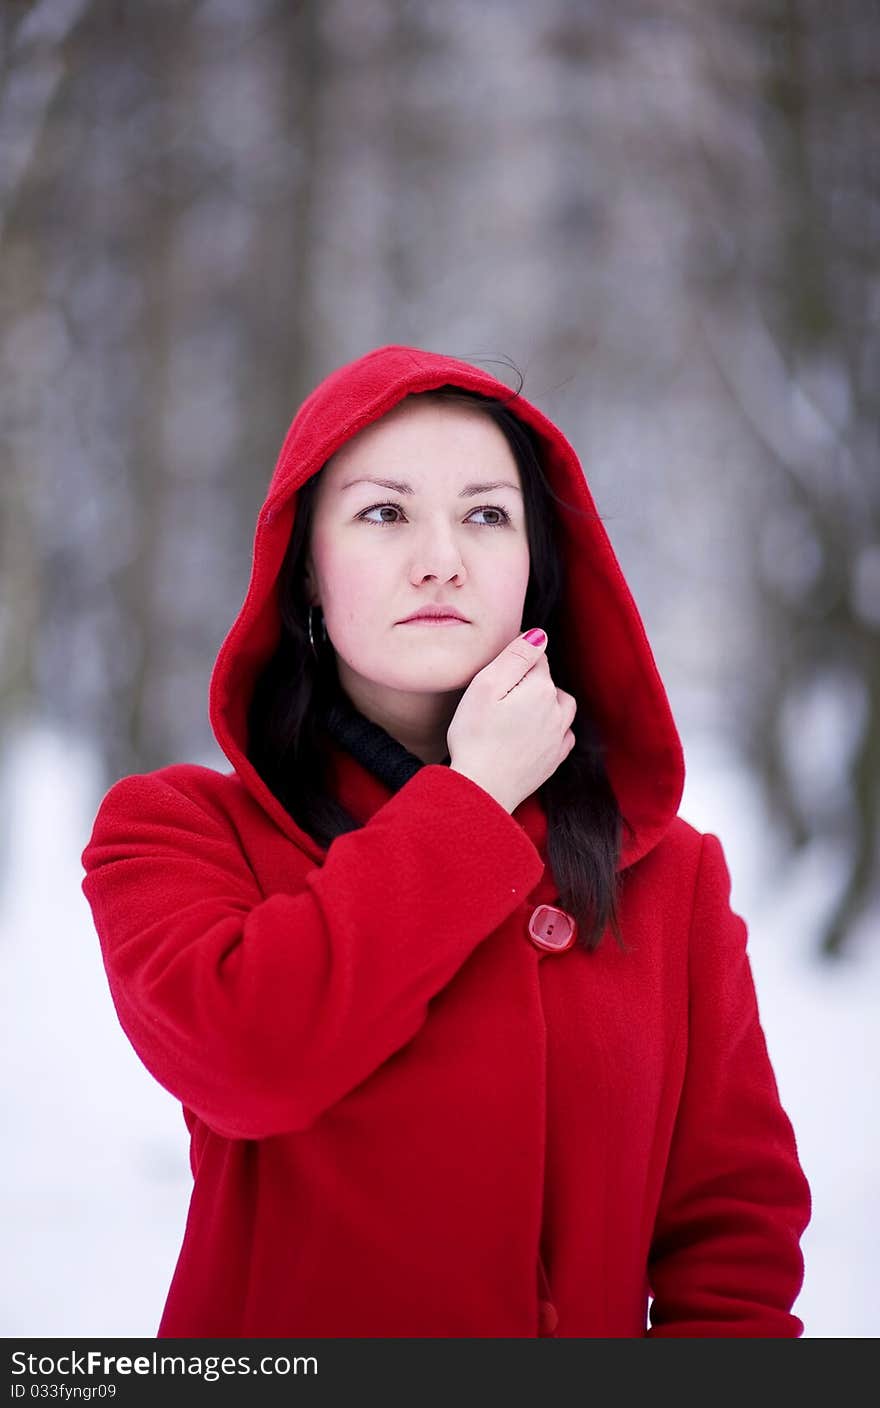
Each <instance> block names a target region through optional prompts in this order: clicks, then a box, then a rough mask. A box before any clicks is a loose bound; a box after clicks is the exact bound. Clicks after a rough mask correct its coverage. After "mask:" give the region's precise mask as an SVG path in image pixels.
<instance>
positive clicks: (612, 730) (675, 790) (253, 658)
mask: <svg viewBox="0 0 880 1408" xmlns="http://www.w3.org/2000/svg"><path fill="white" fill-rule="evenodd" d="M449 383H452V384H454V385H457V386H461V387H464V388H466V389H468V390H472V391H479V392H482V393H483V394H484V395H488V396H500V397H504V398H507V399H509V398H510V397H511V394H512V393H511V389H510V387H509V386H507V385H505V383H504V382H501V381H499V380H498V379H497V378H496V377H494V376H492V375H491V374H490V373H489V372H485V371H483V370H481V369H480V368H479V367H476V366H472V365H471V364H470V363H468V362H461V361H458V360H456V359H455V358H452V357H445V356H441V355H439V354H438V353H434V352H426V351H423V350H422V349H421V348H418V347H401V346H396V345H392V346H388V347H378V348H376V349H374V350H373V351H372V352H368V353H366V354H365V355H364V356H362V357H359V358H357V360H356V361H353V362H349V363H348V364H347V365H345V366H342V367H338V368H337V369H336V370H335V371H334V372H331V373H330V375H329V376H327V377H326V378H325V379H324V380H323V381H322V382H321V383H320V384H319V385H318V386H317V387H315V389H314V390H313V391H312V392H311V394H310V395H309V396H308V397H307V398H306V400H305V401H304V402H303V404H302V405H301V406H300V408H299V410H298V411H297V413H296V415H295V417H294V419H293V421H292V423H291V425H290V429H289V430H288V432H287V435H286V436H285V439H284V444H283V445H282V447H281V452H280V454H279V456H278V461H277V463H276V465H275V470H274V473H273V475H272V479H271V482H270V484H269V488H268V492H267V494H266V497H265V500H264V503H263V506H262V509H261V510H260V514H259V517H258V520H257V526H256V532H255V535H254V549H253V567H252V570H251V579H250V584H249V586H248V590H247V594H246V596H245V600H244V603H243V605H242V607H241V610H240V611H239V613H238V615H237V617H236V618H235V621H234V622H233V624H232V627H231V629H230V630H229V632H228V634H227V636H226V638H225V640H224V641H223V644H222V645H221V647H220V651H219V653H218V655H217V659H216V662H215V665H214V669H213V672H212V675H211V683H210V700H209V716H210V721H211V726H212V728H213V730H214V734H215V737H216V739H217V742H218V743H219V745H220V747H221V748H222V750H223V752H224V754H225V755H226V757H227V758H228V759H229V761H230V763H231V764H232V766H233V768H234V770H235V772H236V774H237V775H238V777H239V778H240V779H241V782H242V783H243V785H244V786H245V787H246V788H247V789H248V791H249V792H250V793H251V794H252V795H253V796H254V797H255V798H256V800H257V801H258V802H259V803H260V805H261V806H262V807H263V808H264V809H265V810H266V811H267V812H269V813H270V814H271V815H272V817H273V818H274V819H275V820H276V821H277V823H278V824H279V825H280V826H281V828H282V829H283V830H284V831H285V832H286V833H288V834H289V835H291V836H292V837H294V838H295V839H296V840H297V841H298V843H299V844H300V845H302V846H303V847H304V848H305V849H306V850H308V851H310V852H313V853H314V854H315V858H316V859H318V858H320V856H321V855H322V854H323V852H321V851H320V850H319V849H318V848H317V847H316V846H315V843H314V841H312V839H311V838H310V837H308V836H307V835H306V834H305V833H304V832H302V831H301V830H300V828H299V827H298V826H297V825H296V823H295V822H294V821H293V819H292V818H291V817H290V815H289V814H288V813H287V812H286V811H285V809H284V808H283V807H282V805H281V803H280V802H279V801H278V800H277V799H276V798H275V797H274V796H273V794H272V792H271V791H270V789H269V788H268V787H267V786H266V784H265V783H264V782H263V780H262V778H261V777H260V776H259V774H258V773H257V771H256V769H255V768H254V767H253V765H252V764H251V763H250V762H249V761H248V758H247V756H246V747H247V743H246V738H247V734H246V728H247V712H248V705H249V702H250V699H251V695H252V692H253V688H254V684H255V682H256V678H257V676H258V674H259V672H260V670H261V668H262V667H263V665H264V664H265V663H266V661H267V660H268V658H269V656H270V655H271V654H272V653H273V651H274V649H275V646H276V645H277V643H278V638H279V634H280V617H279V613H278V609H277V606H276V602H275V592H274V590H273V588H274V586H275V582H276V578H277V576H278V573H279V570H280V568H281V564H282V561H283V558H284V553H285V549H286V547H287V544H288V541H289V539H290V534H291V530H292V528H293V522H294V518H295V515H296V505H297V491H298V489H299V487H300V485H302V484H303V483H305V481H306V480H307V479H309V478H310V477H311V476H312V475H313V474H315V473H317V471H318V470H319V469H320V468H321V466H322V465H323V464H324V463H325V461H326V460H328V459H329V458H330V456H331V455H332V454H333V453H334V452H335V451H336V450H338V449H339V447H340V445H342V444H343V443H344V442H345V441H346V440H347V439H348V438H349V437H350V436H351V435H353V434H355V433H356V432H357V431H359V430H361V429H362V428H363V427H364V426H365V425H368V424H369V423H370V422H371V421H373V420H376V419H377V417H379V416H381V415H384V413H385V412H386V411H388V410H390V409H391V407H392V406H394V405H396V403H397V402H398V401H400V400H401V399H402V398H403V397H404V396H406V395H409V394H410V393H411V392H416V391H427V390H429V389H431V388H434V387H438V386H442V385H444V384H449ZM510 409H511V410H512V411H514V412H515V413H516V414H517V415H518V416H519V418H520V419H521V420H522V421H524V422H525V423H526V424H528V425H529V426H531V427H532V429H533V430H534V431H536V432H537V435H538V437H539V440H540V443H541V446H542V448H543V452H544V455H543V465H544V472H545V474H546V475H547V478H548V479H549V481H550V483H551V485H552V487H553V489H554V491H555V492H556V493H557V494H558V495H559V496H560V497H561V498H564V499H566V500H567V501H568V502H570V503H573V504H574V505H576V506H577V507H578V508H579V509H581V510H583V511H584V516H575V515H573V514H569V513H567V512H566V511H565V510H563V509H561V508H560V509H558V510H557V511H558V512H559V514H560V515H561V525H562V532H561V535H560V543H561V547H562V551H563V552H564V554H565V558H566V594H567V601H566V604H565V609H564V611H563V612H562V613H561V615H562V617H563V619H564V622H565V625H564V628H563V629H564V634H565V638H564V642H563V643H562V648H563V652H564V654H565V657H566V659H567V660H568V661H569V662H570V666H569V668H570V671H571V677H572V682H573V686H574V688H575V692H576V693H577V695H578V696H579V697H580V698H581V699H583V700H584V701H585V702H586V703H588V705H589V708H590V710H591V712H592V714H593V717H594V718H595V720H596V723H597V725H598V728H599V730H600V733H601V735H602V737H603V740H604V742H605V744H606V749H607V751H606V754H605V765H606V768H607V770H608V774H609V777H610V780H611V784H612V787H613V788H614V792H615V795H616V797H617V800H618V804H619V806H620V808H621V811H622V812H623V814H624V816H625V817H626V818H627V820H628V821H629V823H630V825H631V826H632V827H633V830H634V837H633V839H632V840H629V841H628V842H626V843H625V848H624V851H623V854H622V856H621V859H620V866H621V867H623V866H627V865H631V864H632V863H633V862H634V861H636V860H638V859H640V858H641V857H642V856H643V855H645V854H646V853H647V852H648V851H649V850H651V849H652V847H653V846H655V845H656V844H657V842H658V841H659V840H660V839H661V837H662V836H663V835H664V833H665V832H666V830H667V828H668V827H669V824H670V822H671V821H672V819H673V817H674V816H675V815H676V813H677V811H678V807H679V803H680V801H681V796H682V791H683V788H684V759H683V755H682V747H681V740H680V738H679V735H678V731H677V729H676V727H675V723H674V722H673V718H672V714H671V711H670V707H669V701H668V699H667V696H666V691H665V689H664V687H663V684H662V682H661V680H660V676H659V673H658V671H657V665H656V662H655V660H654V656H653V654H652V651H651V648H650V646H649V644H648V640H647V637H646V635H645V628H644V625H643V624H642V619H641V617H640V615H639V613H638V610H637V609H636V605H635V602H634V601H633V598H632V595H631V593H630V590H629V588H628V586H627V584H626V581H625V579H624V576H623V572H622V571H621V568H620V564H619V562H618V560H617V557H616V556H615V553H614V551H613V549H612V547H611V543H610V541H609V538H608V535H607V534H606V532H605V529H604V527H603V526H602V523H601V520H600V519H599V517H598V513H597V510H596V505H595V503H594V502H593V498H592V495H591V494H590V491H589V489H588V487H587V484H586V479H585V477H584V471H583V469H582V467H581V465H580V462H579V461H578V457H577V455H576V454H575V452H574V450H573V448H572V446H571V445H570V444H569V443H568V441H567V440H566V438H565V436H564V435H563V434H562V432H561V431H560V430H559V429H558V428H557V427H556V426H555V425H554V424H553V423H552V421H549V420H548V419H547V417H546V416H544V415H542V413H541V412H540V411H539V410H538V409H537V408H536V407H535V406H532V405H530V403H529V402H528V401H527V400H525V399H524V398H523V397H522V396H518V397H516V398H515V399H514V400H512V401H510Z"/></svg>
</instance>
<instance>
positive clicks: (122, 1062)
mask: <svg viewBox="0 0 880 1408" xmlns="http://www.w3.org/2000/svg"><path fill="white" fill-rule="evenodd" d="M685 756H686V759H687V765H688V779H687V783H686V787H685V795H684V798H683V801H682V806H681V814H682V815H683V816H684V817H685V819H686V820H688V821H690V822H691V823H692V824H693V825H694V826H696V827H698V828H699V829H700V830H702V831H711V832H713V833H714V834H715V835H717V836H719V837H720V839H721V841H722V844H723V846H724V852H725V855H726V857H727V862H728V866H729V869H730V872H731V877H732V904H733V907H734V909H735V910H737V912H738V913H740V914H742V915H743V916H744V917H745V918H746V920H747V922H748V925H749V935H750V937H749V951H750V954H751V959H752V967H753V971H754V974H755V982H756V987H757V992H758V1002H759V1008H760V1013H761V1019H762V1023H763V1026H764V1031H765V1034H766V1037H767V1042H768V1047H769V1050H770V1055H771V1058H772V1060H773V1064H774V1068H775V1071H776V1076H777V1081H778V1085H779V1090H780V1094H781V1097H782V1101H783V1104H784V1106H785V1108H786V1110H787V1111H788V1114H789V1116H790V1118H791V1120H792V1123H793V1125H794V1129H795V1133H796V1135H797V1139H798V1147H799V1150H800V1154H801V1160H802V1163H803V1166H804V1169H805V1172H806V1174H807V1177H808V1179H809V1180H810V1184H811V1188H812V1193H813V1202H814V1209H813V1218H812V1222H811V1224H810V1226H809V1227H808V1229H807V1232H806V1234H805V1236H804V1240H803V1250H804V1256H805V1261H806V1274H805V1280H804V1287H803V1291H802V1293H801V1295H800V1298H799V1300H798V1302H797V1304H796V1307H795V1309H796V1311H797V1313H798V1314H799V1315H800V1316H801V1318H802V1319H803V1320H804V1322H805V1338H854V1337H857V1338H861V1337H865V1338H873V1337H874V1336H875V1335H876V1333H877V1316H876V1314H875V1313H874V1311H873V1306H872V1295H871V1281H870V1276H871V1271H872V1269H873V1266H874V1265H875V1264H876V1262H877V1259H878V1254H880V1246H878V1240H880V1239H878V1225H880V1223H878V1219H877V1217H876V1216H875V1215H874V1209H873V1196H874V1195H875V1194H876V1192H877V1190H878V1172H880V1155H878V1151H880V1127H878V1122H877V1119H876V1114H875V1111H874V1106H873V1101H872V1096H873V1094H874V1091H875V1089H876V1056H875V1049H876V1048H875V1043H873V1042H872V1041H871V1040H870V1037H869V1032H870V1030H871V1024H872V1019H873V1022H874V1024H875V1025H876V1016H877V1013H878V1010H880V1009H878V994H880V942H878V939H880V933H878V932H877V925H876V923H874V925H873V929H874V932H873V935H871V934H869V932H868V930H869V928H870V927H871V926H869V925H866V926H864V927H863V930H862V931H861V932H860V933H859V934H858V935H857V936H856V937H857V942H856V944H855V945H854V947H853V951H852V953H851V954H850V955H849V956H848V957H846V958H845V959H843V960H842V961H840V962H839V963H838V964H836V965H834V964H823V963H822V962H820V960H818V958H817V957H816V936H817V933H818V926H819V924H820V921H821V918H822V916H823V913H825V912H827V910H828V909H829V907H830V905H831V902H832V899H833V896H834V895H835V893H836V889H837V886H838V885H839V883H840V878H841V874H842V859H843V858H842V856H841V855H840V854H839V853H836V852H835V851H834V849H832V848H827V847H825V848H820V847H813V848H811V849H809V850H808V851H806V852H805V853H803V854H802V855H801V856H800V857H799V858H798V859H797V860H796V862H794V863H789V862H787V860H786V858H785V855H784V854H783V853H782V852H781V851H780V849H779V847H778V846H777V845H776V843H775V841H774V837H773V834H772V831H771V828H770V826H769V824H768V822H767V820H766V818H765V817H764V815H763V814H762V811H761V807H760V804H759V802H758V800H757V794H756V791H755V789H754V787H753V786H752V784H751V782H750V780H749V778H748V777H747V776H746V775H745V774H743V773H742V772H741V771H740V770H739V769H738V768H737V767H736V765H735V764H734V763H733V762H732V760H731V759H730V758H729V757H728V756H727V755H726V754H725V752H724V750H723V747H722V746H721V745H720V743H719V742H718V740H713V739H702V738H696V737H695V738H690V739H688V738H685ZM6 758H7V760H6V766H5V775H4V776H3V778H2V779H0V784H2V790H3V796H4V801H5V806H4V812H3V821H2V823H0V824H2V826H3V830H4V836H3V840H4V846H3V854H4V856H5V870H4V873H3V875H2V889H0V978H2V982H3V990H4V992H5V993H6V994H7V1003H6V1006H7V1016H6V1021H5V1023H4V1027H3V1043H4V1049H3V1050H2V1053H0V1054H2V1070H3V1080H2V1086H0V1091H2V1094H0V1100H2V1104H0V1110H2V1117H3V1127H4V1129H5V1130H6V1131H7V1140H6V1157H5V1159H4V1164H3V1177H4V1183H5V1187H4V1197H3V1209H4V1218H5V1228H4V1231H3V1245H4V1250H5V1256H6V1276H5V1277H4V1289H3V1299H2V1308H0V1333H2V1334H3V1335H4V1336H5V1337H7V1338H13V1337H17V1336H34V1337H46V1338H48V1337H53V1336H60V1337H65V1338H67V1337H73V1336H95V1337H129V1336H131V1337H153V1336H155V1334H156V1329H157V1326H158V1322H159V1317H160V1315H161V1311H162V1306H163V1304H164V1300H165V1295H166V1292H167V1289H168V1284H169V1282H170V1279H171V1276H172V1273H173V1270H174V1266H175V1262H176V1259H177V1254H178V1250H179V1246H180V1241H181V1238H182V1235H183V1229H184V1224H185V1219H186V1212H187V1206H188V1200H189V1194H190V1189H191V1178H190V1172H189V1157H188V1135H187V1131H186V1128H185V1125H184V1122H183V1117H182V1113H181V1110H180V1106H179V1105H178V1104H177V1102H176V1101H175V1100H174V1098H173V1097H172V1096H171V1095H169V1094H168V1093H167V1092H166V1091H164V1090H163V1089H162V1087H161V1086H159V1085H158V1084H157V1082H156V1081H155V1080H154V1079H153V1077H152V1076H151V1075H150V1074H149V1073H148V1072H147V1071H146V1069H145V1067H144V1066H143V1065H142V1064H141V1062H140V1061H139V1059H138V1058H137V1056H136V1055H135V1054H134V1052H133V1050H132V1048H131V1046H130V1045H129V1043H128V1041H127V1039H126V1037H125V1035H124V1033H123V1032H122V1030H121V1028H120V1026H119V1024H118V1020H117V1018H116V1014H115V1011H114V1009H113V1005H112V1002H111V999H110V994H109V989H108V987H107V982H106V977H105V974H104V970H103V966H102V963H101V956H100V947H99V944H98V940H97V935H96V934H95V930H94V926H93V922H92V917H91V912H90V910H89V907H88V905H87V903H86V901H85V897H84V896H83V894H82V890H81V888H80V886H81V880H82V869H81V865H80V855H81V853H82V849H83V847H84V845H85V843H86V841H87V839H88V836H89V833H90V830H91V824H92V820H93V814H94V810H95V808H96V805H97V800H100V797H99V795H97V796H96V790H95V789H96V782H95V778H96V770H95V762H94V758H93V756H92V754H91V752H90V750H89V748H88V747H87V746H86V745H82V744H79V743H77V742H76V741H75V740H72V739H70V738H67V737H59V736H57V735H55V734H53V733H52V732H50V731H48V730H46V729H43V728H38V727H32V728H29V729H27V730H26V731H22V733H21V734H20V736H19V737H17V738H16V739H15V741H14V745H13V746H12V747H11V748H9V749H8V750H7V755H6ZM215 765H216V764H215ZM875 918H876V916H875ZM871 939H873V943H872V942H870V941H869V940H871Z"/></svg>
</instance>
